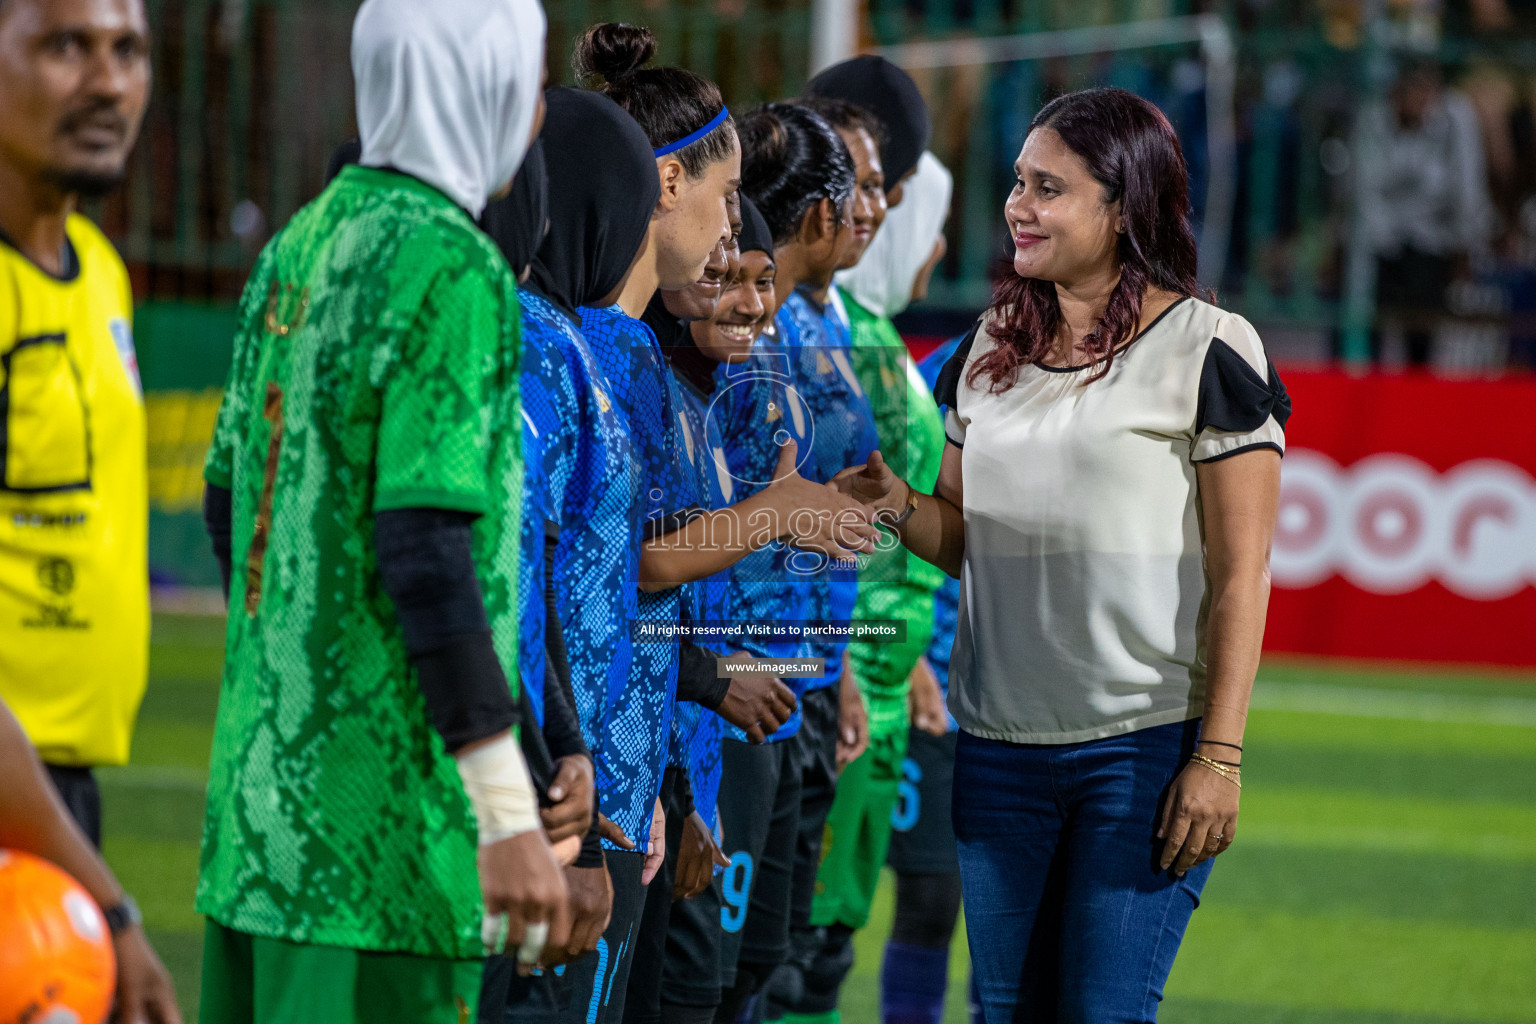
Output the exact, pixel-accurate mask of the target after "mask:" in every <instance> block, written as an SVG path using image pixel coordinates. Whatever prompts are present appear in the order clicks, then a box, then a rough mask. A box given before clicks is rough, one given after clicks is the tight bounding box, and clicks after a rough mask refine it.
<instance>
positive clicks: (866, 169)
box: [837, 128, 887, 270]
mask: <svg viewBox="0 0 1536 1024" xmlns="http://www.w3.org/2000/svg"><path fill="white" fill-rule="evenodd" d="M837 134H838V135H840V136H841V137H842V140H843V142H844V143H845V144H846V145H847V146H848V153H849V155H850V156H852V157H853V179H854V185H853V208H852V210H851V211H850V213H849V219H850V220H851V221H852V222H853V227H852V228H851V229H850V230H848V231H844V232H843V233H842V234H841V235H839V237H838V242H839V244H840V246H841V250H840V252H839V255H838V260H837V268H838V269H839V270H847V269H848V268H850V267H855V266H857V265H858V263H859V260H860V259H862V258H863V257H864V252H865V250H867V249H868V248H869V243H870V242H872V241H874V239H875V232H877V231H879V230H880V225H882V224H884V223H885V214H886V210H887V205H886V198H885V171H884V170H883V168H882V167H881V164H880V148H879V147H878V146H876V145H875V140H874V139H872V138H870V135H869V132H867V131H865V130H864V129H863V128H856V129H854V130H852V131H847V130H844V129H841V128H839V129H838V131H837Z"/></svg>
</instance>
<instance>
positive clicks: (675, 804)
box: [667, 768, 697, 818]
mask: <svg viewBox="0 0 1536 1024" xmlns="http://www.w3.org/2000/svg"><path fill="white" fill-rule="evenodd" d="M695 810H697V808H696V807H695V806H694V803H693V780H692V779H690V778H688V773H687V771H685V770H684V769H682V768H679V769H677V781H676V782H675V783H674V784H673V788H672V807H671V809H670V810H669V811H668V812H667V813H669V814H673V813H676V814H681V815H682V816H683V817H685V818H686V817H688V815H690V814H692V813H693V812H694V811H695Z"/></svg>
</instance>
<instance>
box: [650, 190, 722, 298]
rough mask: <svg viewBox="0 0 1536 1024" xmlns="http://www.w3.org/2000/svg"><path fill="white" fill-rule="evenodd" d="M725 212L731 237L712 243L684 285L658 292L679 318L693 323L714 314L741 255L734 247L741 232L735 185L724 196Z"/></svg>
mask: <svg viewBox="0 0 1536 1024" xmlns="http://www.w3.org/2000/svg"><path fill="white" fill-rule="evenodd" d="M726 214H727V217H728V219H729V221H730V224H731V237H730V239H729V240H728V241H725V242H721V243H719V244H718V245H716V246H715V248H714V250H713V251H712V252H711V253H710V254H709V262H708V263H706V264H705V265H704V276H703V277H701V278H699V280H697V281H695V282H694V283H693V284H691V285H689V286H688V287H687V288H681V289H679V290H677V291H665V290H663V291H662V293H661V300H662V302H663V304H665V306H666V307H667V312H668V313H671V314H672V315H673V316H675V317H677V318H678V319H679V320H683V321H686V322H688V323H693V322H695V321H698V320H708V319H709V318H710V317H712V316H714V315H715V310H716V308H717V307H718V306H719V304H720V296H721V294H722V293H723V290H724V289H725V287H726V286H727V285H728V284H729V283H730V281H731V279H732V278H734V277H735V276H736V270H737V267H738V266H739V262H738V261H739V260H740V258H741V250H740V249H738V248H737V244H736V240H737V236H738V235H740V234H741V191H740V190H739V189H738V190H737V191H736V192H734V193H732V194H731V196H730V197H729V198H728V199H727V200H726Z"/></svg>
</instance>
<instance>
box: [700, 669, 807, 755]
mask: <svg viewBox="0 0 1536 1024" xmlns="http://www.w3.org/2000/svg"><path fill="white" fill-rule="evenodd" d="M750 657H751V655H749V654H747V653H745V652H743V651H738V652H736V653H735V654H732V655H731V656H730V657H729V658H726V659H725V660H726V661H728V662H729V661H733V660H740V659H744V658H750ZM798 706H799V702H798V701H797V700H796V699H795V692H794V691H793V690H791V689H790V688H789V687H788V686H785V685H784V681H783V680H782V679H780V678H779V677H778V676H767V675H746V676H732V677H731V685H730V689H728V690H727V691H726V694H725V700H723V701H721V702H720V707H719V708H718V709H717V710H718V712H719V715H720V717H721V718H723V719H725V720H726V721H727V722H730V723H731V724H732V725H734V726H736V728H738V729H740V730H742V731H743V732H745V733H746V734H747V739H748V740H750V741H751V742H753V743H765V742H767V739H768V737H769V736H771V735H772V734H773V733H775V732H777V731H778V730H779V728H780V727H781V726H783V724H784V723H785V722H787V721H789V719H790V716H791V715H793V714H794V713H795V708H796V707H798Z"/></svg>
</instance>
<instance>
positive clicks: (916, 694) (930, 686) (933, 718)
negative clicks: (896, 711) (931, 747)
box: [907, 658, 949, 736]
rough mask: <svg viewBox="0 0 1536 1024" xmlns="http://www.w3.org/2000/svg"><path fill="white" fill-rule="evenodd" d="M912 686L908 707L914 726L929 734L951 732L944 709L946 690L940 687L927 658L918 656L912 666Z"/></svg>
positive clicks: (941, 734)
mask: <svg viewBox="0 0 1536 1024" xmlns="http://www.w3.org/2000/svg"><path fill="white" fill-rule="evenodd" d="M911 679H912V688H911V690H909V691H908V694H907V703H908V708H909V710H910V712H911V715H912V728H914V729H917V730H919V731H921V732H925V733H927V734H928V735H929V736H943V735H944V734H945V733H947V732H949V718H948V716H947V714H946V713H945V710H944V691H942V690H941V689H939V680H938V677H937V676H935V675H934V674H933V666H932V665H929V664H928V659H927V658H918V659H917V664H916V665H914V666H912V675H911Z"/></svg>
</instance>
